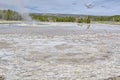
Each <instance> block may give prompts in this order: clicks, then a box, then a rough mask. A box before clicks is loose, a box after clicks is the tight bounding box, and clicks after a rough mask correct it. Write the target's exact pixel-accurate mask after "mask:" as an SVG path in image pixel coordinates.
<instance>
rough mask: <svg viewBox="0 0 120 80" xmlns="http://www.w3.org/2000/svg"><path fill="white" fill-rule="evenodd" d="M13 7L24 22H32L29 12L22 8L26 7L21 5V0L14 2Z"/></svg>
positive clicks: (23, 4)
mask: <svg viewBox="0 0 120 80" xmlns="http://www.w3.org/2000/svg"><path fill="white" fill-rule="evenodd" d="M24 1H25V0H24ZM14 5H15V7H17V9H18V11H19V13H20V15H21V16H22V18H23V19H24V20H26V21H32V18H31V17H30V16H29V13H30V12H29V10H28V9H26V8H25V7H24V6H26V4H25V3H23V0H14Z"/></svg>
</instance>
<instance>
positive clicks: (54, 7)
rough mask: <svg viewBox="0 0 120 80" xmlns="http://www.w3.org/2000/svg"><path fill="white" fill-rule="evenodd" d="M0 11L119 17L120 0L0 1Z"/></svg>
mask: <svg viewBox="0 0 120 80" xmlns="http://www.w3.org/2000/svg"><path fill="white" fill-rule="evenodd" d="M89 6H90V8H89ZM0 9H13V10H17V11H21V12H37V13H64V14H88V15H120V0H0Z"/></svg>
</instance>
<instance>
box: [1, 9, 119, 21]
mask: <svg viewBox="0 0 120 80" xmlns="http://www.w3.org/2000/svg"><path fill="white" fill-rule="evenodd" d="M30 16H31V17H32V19H33V20H37V21H41V22H78V23H91V21H113V22H120V16H119V15H115V16H84V17H83V16H70V15H69V16H54V15H41V14H35V13H32V14H30ZM0 20H24V19H23V18H22V16H21V15H20V14H19V13H18V12H16V11H13V10H9V9H8V10H0Z"/></svg>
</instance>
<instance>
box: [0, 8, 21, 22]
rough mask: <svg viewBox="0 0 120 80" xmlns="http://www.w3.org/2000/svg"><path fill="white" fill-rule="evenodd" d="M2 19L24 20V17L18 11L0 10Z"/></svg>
mask: <svg viewBox="0 0 120 80" xmlns="http://www.w3.org/2000/svg"><path fill="white" fill-rule="evenodd" d="M0 19H1V20H22V17H21V16H20V15H19V13H18V12H15V11H12V10H9V9H8V10H1V11H0Z"/></svg>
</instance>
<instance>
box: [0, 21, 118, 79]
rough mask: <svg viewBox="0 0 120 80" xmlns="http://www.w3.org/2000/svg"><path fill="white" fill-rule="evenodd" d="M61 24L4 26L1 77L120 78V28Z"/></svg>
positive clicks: (0, 44) (0, 37) (1, 31)
mask: <svg viewBox="0 0 120 80" xmlns="http://www.w3.org/2000/svg"><path fill="white" fill-rule="evenodd" d="M59 24H60V23H58V24H57V23H56V26H55V25H53V23H52V24H50V25H48V26H46V25H40V26H33V27H29V26H27V27H25V26H24V27H23V26H22V27H21V26H15V24H14V25H1V28H0V76H1V75H3V76H5V78H6V80H43V79H44V80H48V79H49V80H62V79H63V80H71V79H72V80H103V79H107V78H110V77H117V76H120V27H119V26H114V25H101V24H97V25H95V24H92V26H93V27H94V28H93V27H91V28H89V29H88V27H87V25H83V26H77V25H76V24H72V23H71V24H69V25H68V24H63V23H62V25H61V26H60V25H59ZM57 25H59V26H57ZM97 26H98V27H97ZM9 27H10V28H9ZM96 27H97V28H96ZM106 30H107V31H106Z"/></svg>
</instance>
